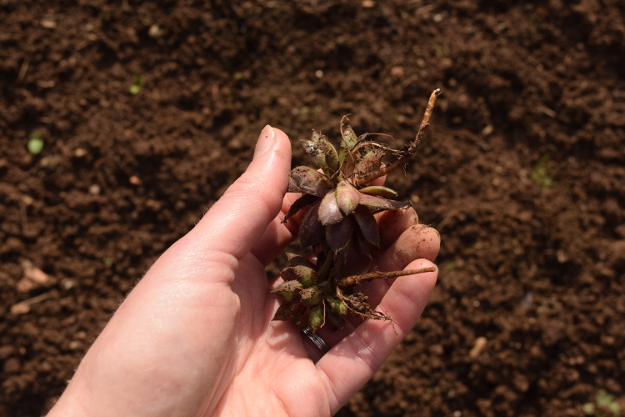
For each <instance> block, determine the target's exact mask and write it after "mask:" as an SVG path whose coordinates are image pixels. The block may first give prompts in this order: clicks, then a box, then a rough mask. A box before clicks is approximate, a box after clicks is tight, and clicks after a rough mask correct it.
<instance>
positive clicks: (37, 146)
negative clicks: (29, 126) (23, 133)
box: [26, 130, 43, 155]
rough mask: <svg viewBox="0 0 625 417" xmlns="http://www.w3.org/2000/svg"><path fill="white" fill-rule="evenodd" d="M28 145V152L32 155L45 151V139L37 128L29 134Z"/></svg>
mask: <svg viewBox="0 0 625 417" xmlns="http://www.w3.org/2000/svg"><path fill="white" fill-rule="evenodd" d="M26 147H27V148H28V152H30V153H31V154H32V155H39V154H40V153H41V151H43V139H42V138H41V133H39V131H37V130H35V131H34V132H32V133H31V134H30V135H28V144H27V145H26Z"/></svg>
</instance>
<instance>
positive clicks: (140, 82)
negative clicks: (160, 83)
mask: <svg viewBox="0 0 625 417" xmlns="http://www.w3.org/2000/svg"><path fill="white" fill-rule="evenodd" d="M144 85H145V77H144V76H143V75H133V76H132V85H131V86H130V88H128V91H130V94H132V95H133V96H136V95H137V94H139V91H141V89H142V88H143V86H144Z"/></svg>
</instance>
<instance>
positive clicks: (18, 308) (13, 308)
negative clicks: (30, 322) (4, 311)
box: [11, 303, 30, 316]
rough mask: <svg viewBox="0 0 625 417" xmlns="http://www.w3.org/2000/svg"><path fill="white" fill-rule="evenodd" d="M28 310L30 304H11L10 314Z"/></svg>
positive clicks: (17, 314)
mask: <svg viewBox="0 0 625 417" xmlns="http://www.w3.org/2000/svg"><path fill="white" fill-rule="evenodd" d="M29 311H30V306H29V305H28V304H26V303H17V304H14V305H13V306H11V314H13V315H16V316H19V315H20V314H26V313H28V312H29Z"/></svg>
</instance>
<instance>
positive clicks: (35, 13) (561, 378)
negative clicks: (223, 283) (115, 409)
mask: <svg viewBox="0 0 625 417" xmlns="http://www.w3.org/2000/svg"><path fill="white" fill-rule="evenodd" d="M203 3H205V2H196V1H191V0H178V1H176V0H168V1H166V0H162V1H160V2H144V3H143V2H135V1H132V0H123V1H122V0H120V1H105V0H96V1H88V0H81V1H78V2H68V1H61V0H54V1H47V2H37V1H32V0H31V1H26V0H0V89H1V91H0V219H1V223H0V224H1V226H0V265H1V266H0V297H1V301H0V314H1V317H2V319H1V320H0V383H1V389H0V415H2V416H5V415H6V416H16V417H20V416H40V415H42V414H44V413H45V412H46V410H48V409H49V408H50V407H51V405H52V404H53V403H54V402H55V400H56V399H57V398H58V396H59V395H60V393H61V392H62V391H63V388H64V386H65V384H66V381H67V380H68V379H69V378H70V377H71V376H72V372H73V370H74V369H75V367H76V366H77V364H78V362H79V360H80V358H81V357H82V355H83V354H84V352H85V351H86V349H87V348H88V346H89V345H90V343H91V342H92V341H93V340H94V338H95V337H96V335H97V334H98V333H99V332H100V330H101V329H102V327H103V326H104V324H105V323H106V322H107V320H108V319H109V317H110V315H111V313H113V311H115V309H116V307H117V306H118V305H119V303H120V301H121V300H122V299H123V297H124V295H125V294H126V293H127V292H128V291H129V289H130V288H131V287H132V286H133V285H134V283H136V282H137V280H139V279H140V278H141V276H142V274H143V273H144V272H145V271H146V269H147V268H148V267H149V266H150V265H151V263H152V262H153V261H154V260H155V258H156V257H158V255H159V254H160V253H161V252H162V251H163V250H164V249H165V248H166V247H167V246H168V245H170V244H171V243H172V242H174V241H175V240H176V239H178V238H179V237H180V236H182V235H183V234H184V233H185V232H187V231H188V230H189V229H190V228H191V227H192V226H193V224H194V222H196V221H197V220H198V219H199V218H200V216H201V215H202V213H204V212H205V210H207V209H208V208H209V207H210V206H211V204H212V203H213V202H214V201H215V200H216V199H217V198H219V196H220V195H221V194H222V193H223V191H224V189H225V188H226V187H227V186H228V184H230V183H231V182H232V181H233V180H234V179H235V178H236V177H237V176H238V175H239V174H240V173H241V172H242V170H243V169H244V168H245V167H246V165H247V163H248V161H249V159H250V157H251V153H252V147H253V144H254V142H255V140H256V138H257V135H258V133H259V132H260V130H261V128H262V127H263V126H264V125H265V124H267V123H271V124H272V125H274V126H277V127H280V128H282V129H284V130H285V131H286V132H287V133H288V134H289V135H290V136H291V137H292V138H293V139H294V140H295V139H299V138H303V137H308V136H309V134H310V131H311V129H312V128H315V129H321V130H322V131H323V132H324V133H327V134H329V135H330V136H337V135H338V122H339V120H340V117H341V116H342V115H344V114H346V113H351V114H352V116H351V124H352V126H353V127H354V128H355V129H356V131H357V132H365V131H370V132H371V131H382V132H386V133H391V134H393V135H394V136H395V137H396V138H397V140H396V141H395V142H394V143H393V144H394V145H395V146H401V144H402V143H403V142H402V141H403V140H406V139H411V138H412V137H413V135H414V133H415V131H416V127H417V125H418V122H419V121H420V118H421V114H422V111H423V107H424V105H425V103H426V100H427V97H428V96H429V93H430V92H431V90H433V89H434V88H436V87H441V88H442V89H443V92H444V95H443V96H441V98H440V99H439V105H438V107H437V109H436V111H435V114H434V116H433V118H432V122H433V125H432V129H431V131H430V132H429V135H428V139H427V140H426V143H424V145H423V147H422V149H421V152H420V155H419V156H418V157H417V159H416V160H415V162H414V163H413V164H412V165H411V166H409V167H408V168H407V172H406V174H405V176H402V175H398V174H396V175H395V176H393V177H392V179H391V183H392V185H393V186H394V187H395V188H396V189H398V190H399V191H400V194H401V195H402V196H404V197H405V198H411V199H412V201H413V203H414V205H415V207H416V209H417V211H418V212H419V214H420V217H421V221H422V222H424V223H428V224H431V225H433V226H434V227H436V228H438V230H440V232H441V234H442V248H441V255H440V257H439V259H438V262H439V265H440V267H441V275H440V282H439V284H438V286H437V288H436V289H435V293H434V295H433V297H432V300H431V302H430V305H429V307H428V308H427V310H426V312H425V314H424V317H423V318H422V320H421V321H420V323H419V324H418V325H417V327H416V328H415V329H414V331H413V332H412V333H411V334H410V335H409V336H408V338H407V339H406V340H405V342H404V343H403V344H402V345H401V346H400V348H398V349H397V351H396V352H395V353H394V354H393V355H392V357H391V359H390V360H389V361H388V362H387V363H386V364H385V365H384V367H383V368H382V369H381V370H380V371H379V372H378V373H377V374H376V375H375V377H374V378H373V380H372V381H371V382H370V383H368V384H367V385H366V386H365V387H364V388H363V389H362V390H361V391H360V392H359V393H358V394H356V396H355V397H354V398H352V399H351V401H350V402H349V404H348V405H347V406H346V407H345V408H344V409H343V410H342V411H341V414H343V415H344V416H358V417H366V416H404V415H405V416H426V415H427V416H463V417H468V416H536V415H544V416H584V415H585V412H584V411H583V409H582V407H583V405H584V404H586V403H590V402H594V401H596V396H597V394H598V393H600V392H601V391H602V390H604V391H606V392H607V393H609V394H611V395H613V396H614V400H615V401H618V402H619V403H620V405H621V407H622V408H625V382H624V381H625V350H624V348H623V347H624V346H625V185H624V184H625V156H624V152H623V148H624V145H625V46H624V45H625V3H624V2H623V1H621V0H570V1H564V0H550V1H513V0H508V1H506V0H479V1H474V0H455V1H452V0H440V1H439V0H435V1H430V0H415V1H381V0H378V1H370V0H368V1H361V0H358V1H345V0H343V1H340V0H327V1H325V0H318V1H317V0H307V1H295V2H279V1H268V0H257V1H248V2H230V1H226V0H223V1H219V0H215V1H212V2H206V3H211V5H208V4H207V5H205V6H202V4H203ZM235 4H237V5H235ZM133 76H143V77H144V78H145V86H144V87H143V89H142V90H141V91H140V92H139V93H138V94H136V95H132V94H130V93H129V87H130V86H131V85H132V83H133ZM35 131H37V132H39V133H40V134H41V136H42V138H43V140H44V141H45V146H44V149H43V152H42V153H41V154H39V155H36V156H33V155H31V154H30V153H29V152H28V151H27V148H26V144H27V142H28V138H29V136H31V135H32V134H33V132H35ZM295 148H296V154H295V155H296V158H295V161H294V163H297V164H299V163H302V162H304V158H303V153H302V151H301V148H300V147H299V146H296V147H295ZM29 263H30V264H31V265H32V267H33V268H38V269H40V270H42V271H44V272H45V273H46V274H48V275H49V280H48V281H47V282H45V283H44V284H45V285H30V286H29V285H28V282H29V281H28V280H27V281H23V280H22V278H23V277H24V275H25V274H26V273H29V274H30V275H31V276H32V275H33V271H34V272H35V273H36V272H37V271H38V270H37V269H30V270H28V266H29ZM39 276H40V277H41V274H39ZM35 277H37V275H36V274H35ZM43 278H45V277H43ZM18 283H19V285H18ZM38 295H43V297H42V298H44V299H43V300H40V301H39V302H37V303H33V304H32V305H30V311H29V312H27V313H25V312H24V311H23V310H22V312H21V313H22V314H16V313H20V311H16V310H15V308H14V310H13V312H11V308H12V306H14V305H15V304H16V303H18V302H20V301H23V300H27V299H30V298H32V297H36V296H38ZM46 297H47V298H46ZM18 308H19V307H18Z"/></svg>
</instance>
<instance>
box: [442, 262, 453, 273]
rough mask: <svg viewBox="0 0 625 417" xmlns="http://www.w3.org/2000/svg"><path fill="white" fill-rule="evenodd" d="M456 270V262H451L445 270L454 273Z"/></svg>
mask: <svg viewBox="0 0 625 417" xmlns="http://www.w3.org/2000/svg"><path fill="white" fill-rule="evenodd" d="M454 269H456V261H451V262H449V263H448V264H447V265H445V268H443V270H444V271H445V272H449V271H453V270H454Z"/></svg>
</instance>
